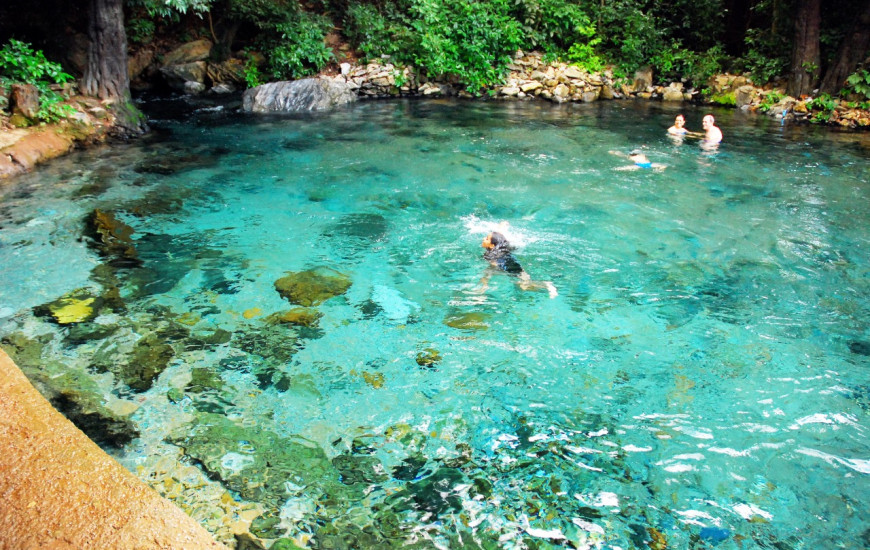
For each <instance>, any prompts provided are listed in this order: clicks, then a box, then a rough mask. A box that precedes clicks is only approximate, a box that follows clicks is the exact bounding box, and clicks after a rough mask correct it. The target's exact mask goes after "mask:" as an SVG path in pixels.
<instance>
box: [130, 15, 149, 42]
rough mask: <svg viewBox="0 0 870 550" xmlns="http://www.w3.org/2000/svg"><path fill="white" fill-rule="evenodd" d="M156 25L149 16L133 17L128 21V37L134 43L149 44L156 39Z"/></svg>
mask: <svg viewBox="0 0 870 550" xmlns="http://www.w3.org/2000/svg"><path fill="white" fill-rule="evenodd" d="M155 28H156V25H155V24H154V20H152V19H148V18H147V17H133V18H131V19H129V20H128V21H127V23H126V30H127V38H128V39H129V40H130V42H133V43H134V44H148V43H150V42H151V41H152V40H153V39H154V31H155Z"/></svg>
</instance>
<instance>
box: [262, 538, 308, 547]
mask: <svg viewBox="0 0 870 550" xmlns="http://www.w3.org/2000/svg"><path fill="white" fill-rule="evenodd" d="M269 550H302V548H301V547H299V546H296V543H295V542H293V540H292V539H278V540H276V541H275V542H273V543H272V546H270V547H269Z"/></svg>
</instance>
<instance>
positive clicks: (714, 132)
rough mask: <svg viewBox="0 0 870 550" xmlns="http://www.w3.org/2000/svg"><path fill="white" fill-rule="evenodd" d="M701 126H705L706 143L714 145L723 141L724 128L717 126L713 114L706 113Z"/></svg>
mask: <svg viewBox="0 0 870 550" xmlns="http://www.w3.org/2000/svg"><path fill="white" fill-rule="evenodd" d="M701 127H702V128H704V141H705V142H706V143H708V144H711V145H712V144H714V143H719V142H720V141H722V130H720V129H719V128H718V127H717V126H716V121H715V120H714V119H713V115H706V116H705V117H704V118H703V119H702V120H701Z"/></svg>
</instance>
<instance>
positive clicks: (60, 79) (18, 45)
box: [0, 38, 72, 85]
mask: <svg viewBox="0 0 870 550" xmlns="http://www.w3.org/2000/svg"><path fill="white" fill-rule="evenodd" d="M0 76H2V77H3V78H6V79H8V80H10V81H12V82H23V83H25V84H34V85H38V84H39V83H41V82H48V83H51V84H63V83H64V82H69V81H71V80H72V76H70V75H68V74H67V73H65V72H63V68H62V67H61V66H60V64H59V63H54V62H52V61H49V60H48V59H46V58H45V54H43V53H42V52H41V51H39V50H36V51H34V50H33V48H32V47H31V46H30V44H27V43H25V42H21V41H19V40H15V39H14V38H13V39H11V40H9V42H7V43H6V44H5V45H4V46H3V48H2V49H0Z"/></svg>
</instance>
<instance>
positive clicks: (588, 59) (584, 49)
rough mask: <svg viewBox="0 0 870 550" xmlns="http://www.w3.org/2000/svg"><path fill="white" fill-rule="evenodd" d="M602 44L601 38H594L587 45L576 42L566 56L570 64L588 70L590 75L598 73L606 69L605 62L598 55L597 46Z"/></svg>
mask: <svg viewBox="0 0 870 550" xmlns="http://www.w3.org/2000/svg"><path fill="white" fill-rule="evenodd" d="M600 43H601V39H600V38H593V39H592V40H590V41H589V42H586V43H585V44H581V43H580V42H575V43H574V45H573V46H571V47H570V48H569V49H568V54H567V56H566V58H567V60H568V62H569V63H572V64H574V65H577V66H578V67H582V68H583V69H586V70H587V71H588V72H590V73H597V72H599V71H601V70H603V69H604V60H603V59H602V58H601V57H600V56H599V55H598V54H597V53H596V51H595V46H597V45H598V44H600Z"/></svg>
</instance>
